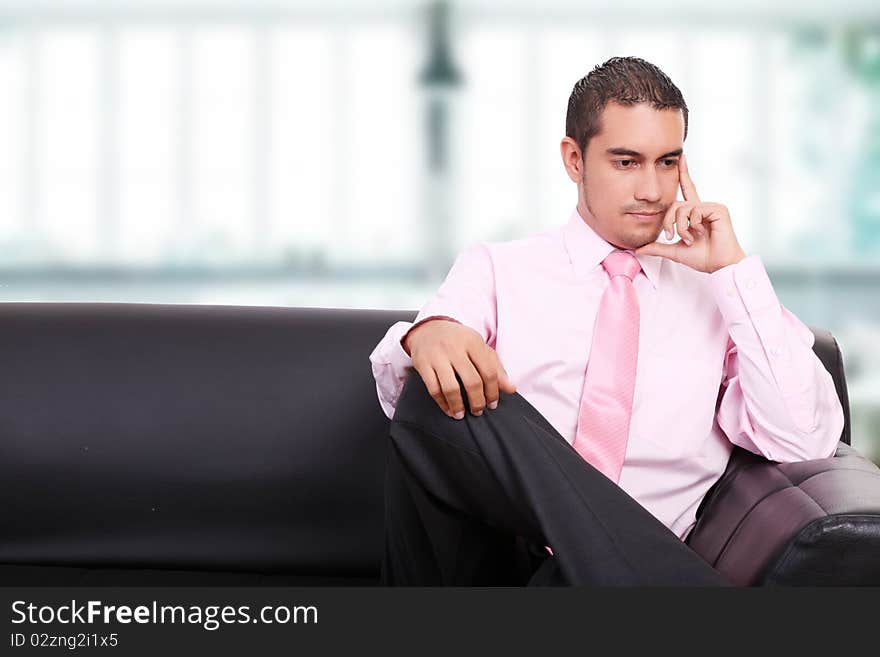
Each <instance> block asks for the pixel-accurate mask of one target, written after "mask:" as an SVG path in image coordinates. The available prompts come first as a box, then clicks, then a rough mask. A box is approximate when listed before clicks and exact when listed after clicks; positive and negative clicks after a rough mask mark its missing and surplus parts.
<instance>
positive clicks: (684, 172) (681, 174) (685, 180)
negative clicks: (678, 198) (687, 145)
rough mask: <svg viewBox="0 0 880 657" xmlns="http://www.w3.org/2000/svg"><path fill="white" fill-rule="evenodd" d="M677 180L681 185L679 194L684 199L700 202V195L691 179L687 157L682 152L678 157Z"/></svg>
mask: <svg viewBox="0 0 880 657" xmlns="http://www.w3.org/2000/svg"><path fill="white" fill-rule="evenodd" d="M678 182H679V184H680V185H681V195H682V196H684V200H685V201H696V202H697V203H699V202H700V196H699V195H698V194H697V187H696V185H694V181H693V180H691V174H690V172H689V171H688V165H687V158H686V157H685V154H684V153H682V154H681V157H680V158H678Z"/></svg>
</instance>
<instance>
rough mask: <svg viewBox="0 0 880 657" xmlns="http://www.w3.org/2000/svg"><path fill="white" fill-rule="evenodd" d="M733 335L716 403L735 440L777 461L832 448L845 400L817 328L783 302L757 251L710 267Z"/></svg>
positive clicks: (807, 456)
mask: <svg viewBox="0 0 880 657" xmlns="http://www.w3.org/2000/svg"><path fill="white" fill-rule="evenodd" d="M709 278H710V285H711V287H712V291H713V294H714V296H715V300H716V302H717V303H718V308H719V310H720V311H721V315H722V316H723V318H724V320H725V322H726V324H727V328H728V334H729V339H728V342H727V352H726V356H725V360H724V380H723V382H722V390H721V394H720V398H719V404H718V407H717V409H716V416H717V420H718V425H719V426H720V427H721V429H722V430H723V431H724V433H725V434H726V435H727V437H728V439H729V440H730V441H731V442H732V443H733V444H735V445H739V446H740V447H742V448H744V449H747V450H749V451H751V452H754V453H755V454H760V455H762V456H764V457H765V458H767V459H770V460H772V461H777V462H793V461H804V460H809V459H820V458H827V457H830V456H833V455H834V453H835V451H836V449H837V443H838V441H839V439H840V436H841V433H842V431H843V425H844V416H843V407H842V405H841V403H840V400H839V399H838V397H837V391H836V390H835V388H834V380H833V379H832V377H831V374H829V372H828V371H827V370H826V369H825V366H824V365H822V361H820V360H819V357H818V356H817V355H816V354H815V353H814V352H813V343H814V341H815V336H814V335H813V332H812V331H811V330H810V329H809V327H807V326H806V324H804V323H803V322H801V321H800V320H799V319H798V318H797V317H796V316H795V315H794V314H793V313H791V312H790V311H789V310H788V309H787V308H785V307H784V306H782V305H781V304H780V303H779V300H778V298H777V297H776V293H775V292H774V290H773V286H772V285H771V283H770V279H769V277H768V276H767V272H766V270H765V269H764V265H763V263H762V262H761V259H760V258H759V257H758V256H757V255H752V256H748V257H746V258H744V259H743V260H741V261H740V262H738V263H736V264H733V265H728V266H727V267H722V268H721V269H718V270H717V271H715V272H713V273H712V274H710V277H709Z"/></svg>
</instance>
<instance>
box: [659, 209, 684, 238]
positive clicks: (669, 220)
mask: <svg viewBox="0 0 880 657" xmlns="http://www.w3.org/2000/svg"><path fill="white" fill-rule="evenodd" d="M680 205H681V201H675V202H674V203H673V204H672V205H670V206H669V208H668V209H667V210H666V214H665V215H663V230H664V231H666V239H667V240H672V238H673V237H675V211H676V210H677V209H678V208H679V206H680Z"/></svg>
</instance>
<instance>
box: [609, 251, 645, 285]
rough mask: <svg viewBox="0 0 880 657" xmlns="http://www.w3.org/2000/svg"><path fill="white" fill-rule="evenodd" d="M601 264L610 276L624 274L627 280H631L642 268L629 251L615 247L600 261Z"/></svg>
mask: <svg viewBox="0 0 880 657" xmlns="http://www.w3.org/2000/svg"><path fill="white" fill-rule="evenodd" d="M602 266H603V267H605V271H607V272H608V276H609V277H610V278H614V277H615V276H626V277H627V278H628V279H629V280H633V279H634V278H635V277H636V274H638V273H639V272H640V271H641V270H642V265H641V263H640V262H639V260H638V258H636V257H635V256H634V255H633V254H632V253H630V252H629V251H621V250H620V249H615V250H614V251H612V252H611V253H609V254H608V255H607V256H606V257H605V259H604V260H603V261H602Z"/></svg>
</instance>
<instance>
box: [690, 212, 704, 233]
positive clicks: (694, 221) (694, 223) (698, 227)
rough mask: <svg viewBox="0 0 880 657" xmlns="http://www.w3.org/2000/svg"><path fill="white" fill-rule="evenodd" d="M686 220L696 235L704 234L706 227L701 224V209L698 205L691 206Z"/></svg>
mask: <svg viewBox="0 0 880 657" xmlns="http://www.w3.org/2000/svg"><path fill="white" fill-rule="evenodd" d="M688 222H689V223H690V225H691V230H692V231H693V232H694V233H695V234H696V235H705V234H706V228H705V226H703V210H702V208H700V206H697V205H695V206H694V207H693V208H691V211H690V214H688Z"/></svg>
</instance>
